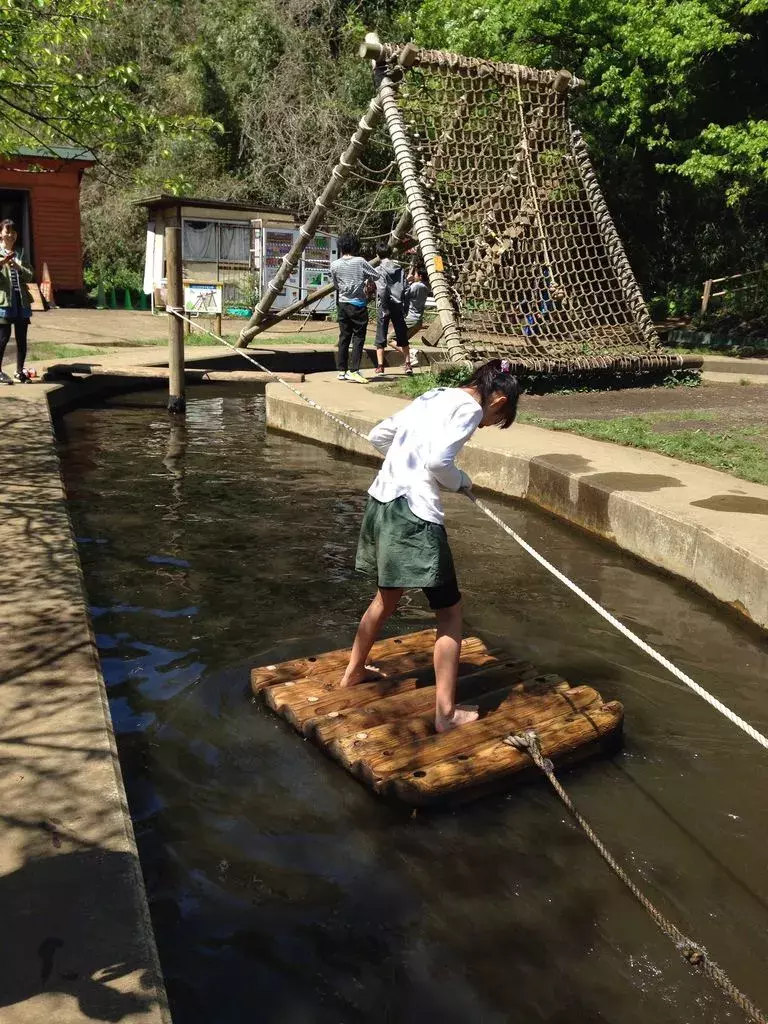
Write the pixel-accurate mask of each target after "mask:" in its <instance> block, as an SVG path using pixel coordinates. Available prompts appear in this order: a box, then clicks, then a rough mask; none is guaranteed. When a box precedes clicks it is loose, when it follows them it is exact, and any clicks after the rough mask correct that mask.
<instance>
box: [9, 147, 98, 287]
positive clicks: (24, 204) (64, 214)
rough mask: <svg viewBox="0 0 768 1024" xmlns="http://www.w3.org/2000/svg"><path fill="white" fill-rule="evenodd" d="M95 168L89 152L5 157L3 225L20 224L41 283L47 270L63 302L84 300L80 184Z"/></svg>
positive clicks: (58, 150)
mask: <svg viewBox="0 0 768 1024" xmlns="http://www.w3.org/2000/svg"><path fill="white" fill-rule="evenodd" d="M94 163H95V158H94V156H93V154H92V153H90V152H89V151H88V150H83V149H74V148H70V147H65V146H52V147H51V149H50V150H34V149H19V150H18V151H17V152H16V153H15V154H13V155H12V156H10V157H0V219H3V220H4V219H5V218H10V219H11V220H13V221H15V222H16V225H17V227H18V231H19V245H20V247H21V248H22V249H23V251H24V257H25V259H26V260H28V261H29V262H30V263H31V264H32V266H33V267H34V268H35V273H36V277H37V280H38V281H40V280H41V279H42V276H43V264H46V265H47V267H48V270H49V273H50V276H51V281H52V284H53V287H54V290H55V292H56V296H57V300H58V301H60V300H61V298H66V297H70V298H72V299H77V298H79V297H81V296H82V292H83V242H82V234H81V228H80V182H81V180H82V177H83V172H84V171H85V170H87V169H88V168H89V167H91V166H92V165H93V164H94Z"/></svg>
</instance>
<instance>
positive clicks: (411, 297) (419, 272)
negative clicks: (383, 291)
mask: <svg viewBox="0 0 768 1024" xmlns="http://www.w3.org/2000/svg"><path fill="white" fill-rule="evenodd" d="M428 281H429V277H428V275H427V271H426V269H425V268H424V267H414V269H413V270H412V271H411V274H410V276H409V282H410V283H409V285H408V291H407V292H406V303H407V309H406V314H405V326H406V329H407V331H408V338H409V340H410V339H411V338H412V337H413V336H414V334H415V333H416V332H417V331H418V330H419V328H420V327H421V325H422V323H423V321H424V306H425V305H426V302H427V296H428V295H429V287H428Z"/></svg>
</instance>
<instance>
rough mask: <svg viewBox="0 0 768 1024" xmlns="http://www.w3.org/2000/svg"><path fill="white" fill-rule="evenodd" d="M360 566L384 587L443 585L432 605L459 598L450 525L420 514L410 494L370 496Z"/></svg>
mask: <svg viewBox="0 0 768 1024" xmlns="http://www.w3.org/2000/svg"><path fill="white" fill-rule="evenodd" d="M355 568H356V569H357V571H358V572H362V573H365V575H366V576H369V577H371V578H372V579H374V580H376V583H377V585H378V586H380V587H404V588H407V589H411V588H414V587H420V588H422V589H424V590H433V589H434V588H440V590H441V592H442V597H441V599H440V603H438V604H435V603H433V601H432V595H430V594H427V597H429V598H430V605H431V606H432V607H433V608H435V607H449V604H447V603H444V601H445V600H447V597H448V596H453V595H454V594H455V596H454V599H453V600H452V601H450V602H449V603H450V604H456V602H457V601H458V600H459V597H460V595H459V592H458V588H457V586H456V570H455V568H454V565H453V555H452V554H451V549H450V547H449V546H448V535H447V534H446V532H445V527H444V526H441V525H439V524H438V523H428V522H426V520H424V519H419V517H418V516H415V515H414V514H413V512H412V511H411V509H410V506H409V505H408V502H407V501H406V499H405V498H404V497H403V498H395V500H394V501H387V502H381V501H377V500H376V499H375V498H372V497H370V496H369V497H368V504H367V505H366V506H365V514H364V515H363V525H362V527H361V528H360V540H359V542H358V545H357V558H356V559H355Z"/></svg>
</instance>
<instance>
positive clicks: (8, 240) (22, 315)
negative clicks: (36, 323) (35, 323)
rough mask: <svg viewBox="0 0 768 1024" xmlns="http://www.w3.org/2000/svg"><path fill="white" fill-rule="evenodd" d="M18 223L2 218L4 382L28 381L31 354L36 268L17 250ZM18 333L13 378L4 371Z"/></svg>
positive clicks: (0, 355)
mask: <svg viewBox="0 0 768 1024" xmlns="http://www.w3.org/2000/svg"><path fill="white" fill-rule="evenodd" d="M17 238H18V234H17V232H16V225H15V224H14V223H13V221H12V220H4V221H0V384H13V382H14V380H15V381H16V382H17V383H18V384H26V383H28V381H27V375H26V373H25V372H24V360H25V359H26V358H27V330H28V328H29V321H30V318H31V316H32V295H31V294H30V291H29V288H28V286H27V282H28V281H31V280H32V278H33V276H34V272H33V270H32V268H31V267H28V266H27V265H26V264H25V263H24V262H22V260H21V257H20V256H19V254H18V253H17V252H16V239H17ZM11 328H13V330H14V334H15V335H16V373H15V374H14V375H13V378H11V377H9V376H8V374H7V373H3V356H4V355H5V349H6V347H7V345H8V342H9V341H10V339H11Z"/></svg>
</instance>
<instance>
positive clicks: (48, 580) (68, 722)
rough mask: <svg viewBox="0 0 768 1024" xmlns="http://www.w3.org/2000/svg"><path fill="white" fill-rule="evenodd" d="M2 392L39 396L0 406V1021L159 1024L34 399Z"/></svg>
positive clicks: (52, 473) (92, 656)
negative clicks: (0, 485) (0, 934)
mask: <svg viewBox="0 0 768 1024" xmlns="http://www.w3.org/2000/svg"><path fill="white" fill-rule="evenodd" d="M14 392H16V393H18V394H21V393H22V392H31V393H32V395H34V393H35V392H37V397H39V398H42V399H44V394H43V391H42V389H38V388H36V387H33V386H31V385H30V386H29V387H28V388H24V387H20V388H15V389H11V388H7V389H5V391H4V392H3V398H2V401H0V436H2V439H3V443H2V467H3V488H2V497H1V498H0V503H1V504H2V515H1V516H0V538H1V539H2V547H3V558H2V561H1V562H0V595H1V596H0V601H1V602H2V614H0V650H2V658H0V757H2V760H3V772H2V773H0V920H1V921H2V929H3V958H2V966H1V967H0V1021H2V1024H40V1022H41V1021H51V1022H55V1024H75V1022H83V1021H86V1020H88V1021H90V1020H108V1021H122V1022H123V1024H134V1022H135V1024H139V1022H142V1024H160V1022H164V1021H168V1020H170V1017H169V1014H168V1011H167V1006H166V999H165V992H164V989H163V984H162V981H161V979H160V973H159V968H158V962H157V953H156V950H155V944H154V938H153V935H152V929H151V925H150V922H149V914H148V910H147V902H146V896H145V893H144V886H143V882H142V878H141V871H140V867H139V861H138V857H137V854H136V847H135V842H134V836H133V830H132V827H131V821H130V817H129V815H128V811H127V807H126V803H125V794H124V792H123V785H122V779H121V775H120V768H119V765H118V762H117V755H116V751H115V742H114V736H113V733H112V726H111V722H110V717H109V710H108V708H107V702H106V693H105V690H104V684H103V680H102V677H101V671H100V668H99V661H98V655H97V652H96V647H95V644H94V641H93V636H92V633H91V627H90V622H89V617H88V604H87V599H86V596H85V592H84V589H83V581H82V577H81V572H80V564H79V560H78V555H77V550H76V547H75V543H74V540H73V537H72V531H71V527H70V523H69V518H68V514H67V509H66V504H65V499H64V492H63V488H62V484H61V479H60V475H59V464H58V458H57V455H56V451H55V447H54V439H53V431H52V426H51V422H50V417H49V414H48V409H47V403H46V402H45V401H44V400H42V401H35V400H34V399H33V400H31V401H30V400H29V398H28V399H27V400H26V401H22V400H20V399H17V398H14V397H13V393H14ZM32 395H30V398H31V397H32ZM25 397H26V396H25Z"/></svg>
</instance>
